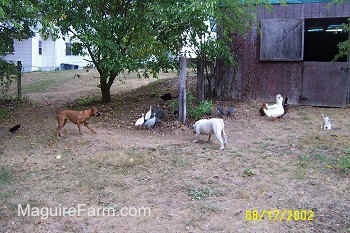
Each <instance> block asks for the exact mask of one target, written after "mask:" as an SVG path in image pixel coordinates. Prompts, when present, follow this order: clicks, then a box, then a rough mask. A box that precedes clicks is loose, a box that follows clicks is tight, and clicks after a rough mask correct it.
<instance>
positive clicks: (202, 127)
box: [193, 118, 227, 150]
mask: <svg viewBox="0 0 350 233" xmlns="http://www.w3.org/2000/svg"><path fill="white" fill-rule="evenodd" d="M224 127H225V126H224V121H223V119H219V118H211V119H202V120H199V121H196V123H194V125H193V130H194V132H195V133H196V140H194V141H193V142H198V139H199V135H200V134H206V135H209V137H208V142H209V141H210V138H211V135H212V134H215V136H216V138H217V139H218V141H219V142H220V150H223V149H224V144H227V136H226V134H225V130H224Z"/></svg>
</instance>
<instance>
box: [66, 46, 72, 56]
mask: <svg viewBox="0 0 350 233" xmlns="http://www.w3.org/2000/svg"><path fill="white" fill-rule="evenodd" d="M66 56H72V43H66Z"/></svg>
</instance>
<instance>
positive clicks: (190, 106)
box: [169, 92, 213, 120]
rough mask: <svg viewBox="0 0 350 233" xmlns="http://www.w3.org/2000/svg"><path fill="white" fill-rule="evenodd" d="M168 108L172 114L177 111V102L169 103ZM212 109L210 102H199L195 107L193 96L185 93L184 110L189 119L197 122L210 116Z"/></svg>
mask: <svg viewBox="0 0 350 233" xmlns="http://www.w3.org/2000/svg"><path fill="white" fill-rule="evenodd" d="M169 107H170V110H171V111H172V112H175V111H178V109H179V102H178V100H177V99H176V100H173V101H171V102H170V104H169ZM212 108H213V102H212V101H211V100H210V101H208V100H204V101H201V102H200V103H199V105H198V106H195V103H194V96H193V95H192V94H191V93H189V92H188V93H187V95H186V109H187V115H188V117H189V118H192V119H194V120H199V119H201V118H202V117H204V116H205V115H210V114H211V110H212Z"/></svg>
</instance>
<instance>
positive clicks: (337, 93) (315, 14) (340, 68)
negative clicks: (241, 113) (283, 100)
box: [221, 0, 350, 107]
mask: <svg viewBox="0 0 350 233" xmlns="http://www.w3.org/2000/svg"><path fill="white" fill-rule="evenodd" d="M348 18H350V1H349V0H345V1H343V2H342V3H340V4H334V3H332V1H326V0H303V1H302V0H299V1H298V0H287V4H273V5H272V10H268V9H261V10H260V11H259V13H258V23H257V25H256V27H254V29H252V30H251V31H250V32H248V33H247V34H246V35H245V36H244V38H242V39H241V40H239V39H238V40H237V38H236V40H234V43H236V44H235V46H236V48H238V54H239V56H238V58H239V61H238V69H237V72H236V73H235V74H234V78H233V79H234V82H232V83H233V84H234V85H235V87H234V91H231V93H235V94H234V95H232V96H229V97H231V98H240V99H241V98H249V99H256V100H265V101H272V100H274V98H275V95H276V94H277V93H281V94H283V95H286V96H288V97H289V100H290V103H293V104H299V105H314V106H337V107H343V106H346V105H348V104H350V65H349V56H347V57H346V56H344V57H341V58H339V59H338V60H337V61H333V59H334V56H335V55H336V54H337V53H338V49H337V44H338V43H339V42H342V41H345V40H348V39H349V38H350V33H349V32H346V31H345V30H343V29H342V28H341V26H340V25H341V24H343V23H348ZM225 73H226V74H227V73H229V71H228V70H227V68H226V70H224V71H223V74H221V75H222V77H225ZM226 76H227V75H226ZM226 97H227V96H226Z"/></svg>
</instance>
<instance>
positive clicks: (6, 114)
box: [0, 108, 11, 120]
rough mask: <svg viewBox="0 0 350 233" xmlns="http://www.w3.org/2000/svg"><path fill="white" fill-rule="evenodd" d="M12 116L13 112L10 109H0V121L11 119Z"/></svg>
mask: <svg viewBox="0 0 350 233" xmlns="http://www.w3.org/2000/svg"><path fill="white" fill-rule="evenodd" d="M10 116H11V111H10V110H9V109H8V108H1V109H0V119H1V120H2V119H9V118H10Z"/></svg>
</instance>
